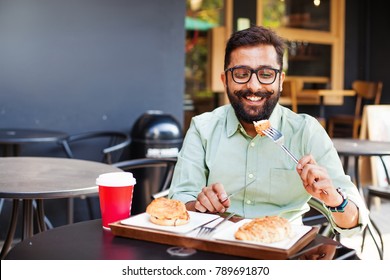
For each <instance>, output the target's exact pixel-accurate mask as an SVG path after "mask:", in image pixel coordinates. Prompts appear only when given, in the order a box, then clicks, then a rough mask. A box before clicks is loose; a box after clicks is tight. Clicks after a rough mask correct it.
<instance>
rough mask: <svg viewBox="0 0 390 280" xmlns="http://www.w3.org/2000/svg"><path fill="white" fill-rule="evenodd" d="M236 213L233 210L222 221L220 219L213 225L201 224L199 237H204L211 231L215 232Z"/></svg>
mask: <svg viewBox="0 0 390 280" xmlns="http://www.w3.org/2000/svg"><path fill="white" fill-rule="evenodd" d="M235 214H236V213H235V212H232V213H230V214H229V215H228V216H226V217H225V218H224V219H223V220H222V221H220V222H219V223H218V224H216V225H215V226H213V227H207V226H201V227H200V228H199V232H198V234H197V237H204V236H208V235H210V234H211V233H213V232H214V231H215V230H216V229H217V228H218V227H220V226H221V225H222V224H223V223H225V222H226V221H227V220H229V219H230V218H231V217H233V216H234V215H235Z"/></svg>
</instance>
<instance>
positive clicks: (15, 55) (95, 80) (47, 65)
mask: <svg viewBox="0 0 390 280" xmlns="http://www.w3.org/2000/svg"><path fill="white" fill-rule="evenodd" d="M184 16H185V1H182V0H164V1H160V0H142V1H132V0H66V1H64V0H0V42H1V43H0V96H1V98H0V100H1V101H0V128H8V127H12V128H26V127H27V128H44V129H56V130H62V131H65V132H70V133H72V132H79V131H86V130H100V129H115V130H123V131H130V129H131V127H132V125H133V123H134V121H135V120H136V118H138V117H139V116H140V115H141V114H142V113H143V112H145V111H146V110H149V109H153V110H162V111H164V112H166V113H171V114H172V115H173V116H174V117H176V118H177V119H178V120H179V121H180V122H181V123H182V122H183V92H184V38H185V31H184Z"/></svg>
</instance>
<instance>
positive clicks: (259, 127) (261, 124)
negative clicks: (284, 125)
mask: <svg viewBox="0 0 390 280" xmlns="http://www.w3.org/2000/svg"><path fill="white" fill-rule="evenodd" d="M253 124H254V126H255V129H256V132H257V134H259V135H260V136H264V135H265V134H264V133H263V130H266V129H268V128H270V127H271V123H270V122H269V120H260V121H257V122H256V121H254V122H253Z"/></svg>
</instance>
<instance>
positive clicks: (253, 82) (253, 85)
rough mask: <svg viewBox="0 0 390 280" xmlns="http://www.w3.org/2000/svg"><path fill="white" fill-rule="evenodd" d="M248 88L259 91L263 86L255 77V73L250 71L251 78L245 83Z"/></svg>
mask: <svg viewBox="0 0 390 280" xmlns="http://www.w3.org/2000/svg"><path fill="white" fill-rule="evenodd" d="M246 86H247V88H248V89H251V90H252V92H256V91H259V90H260V89H262V88H263V85H262V84H261V83H260V82H259V80H258V79H257V74H256V73H252V76H251V79H250V80H249V81H248V82H247V83H246Z"/></svg>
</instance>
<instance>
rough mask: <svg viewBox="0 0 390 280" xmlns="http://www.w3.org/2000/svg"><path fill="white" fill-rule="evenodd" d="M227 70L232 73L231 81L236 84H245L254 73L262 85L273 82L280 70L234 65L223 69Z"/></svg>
mask: <svg viewBox="0 0 390 280" xmlns="http://www.w3.org/2000/svg"><path fill="white" fill-rule="evenodd" d="M227 71H230V72H231V73H232V78H233V81H234V82H236V83H237V84H246V83H247V82H249V81H250V79H251V78H252V74H253V73H255V74H256V77H257V80H258V81H259V83H261V84H263V85H270V84H273V83H274V82H275V80H276V76H277V75H278V73H280V70H279V69H275V68H270V67H260V68H257V69H252V68H250V67H246V66H235V67H232V68H228V69H226V70H225V72H227Z"/></svg>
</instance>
